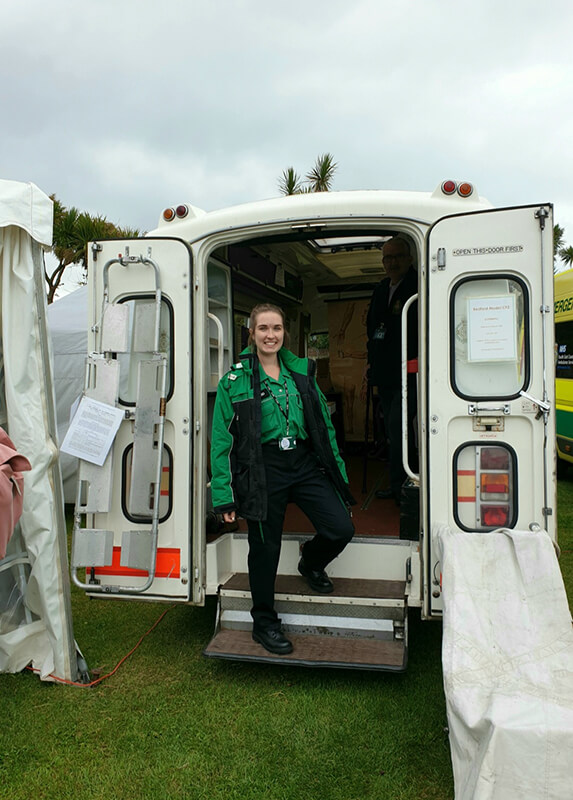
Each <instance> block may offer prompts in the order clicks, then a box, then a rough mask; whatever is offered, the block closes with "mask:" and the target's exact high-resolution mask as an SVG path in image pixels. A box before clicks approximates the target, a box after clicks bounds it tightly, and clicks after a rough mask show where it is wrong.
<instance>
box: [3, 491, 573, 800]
mask: <svg viewBox="0 0 573 800" xmlns="http://www.w3.org/2000/svg"><path fill="white" fill-rule="evenodd" d="M559 500H560V503H559V530H560V533H559V537H560V545H561V548H562V557H561V566H562V570H563V574H564V577H565V582H566V585H567V587H568V589H569V592H570V594H569V596H570V597H571V589H573V482H571V481H561V482H560V484H559ZM72 602H73V609H74V623H75V635H76V639H77V641H78V642H79V644H80V646H81V647H82V649H83V650H84V654H85V656H86V658H87V661H88V664H89V666H90V669H91V670H92V672H93V671H94V670H95V671H97V672H100V673H101V674H105V673H106V672H108V671H109V670H111V669H112V668H113V667H114V666H115V665H116V663H117V662H118V661H119V660H120V659H121V658H122V657H123V656H124V655H125V654H126V653H127V652H128V650H129V649H131V647H132V646H133V645H134V644H135V643H136V642H137V640H138V639H139V637H140V636H141V635H142V634H143V633H145V632H146V631H147V630H148V629H149V628H150V627H151V625H152V624H153V623H154V622H155V621H156V620H157V618H158V617H159V615H160V614H161V613H162V611H164V610H165V606H161V605H158V604H150V603H126V602H122V601H106V600H89V599H87V598H86V597H85V596H84V595H83V594H82V593H81V592H80V591H79V590H78V591H76V590H74V592H73V598H72ZM214 612H215V607H214V603H213V602H212V601H211V602H209V603H208V605H207V607H206V608H205V609H198V608H191V607H179V606H177V607H172V608H170V609H169V610H168V612H167V614H166V615H165V617H164V618H163V619H162V621H161V622H160V623H159V624H158V626H157V627H156V628H155V629H154V630H153V631H152V632H151V634H150V635H149V636H147V637H146V638H145V639H144V640H143V642H142V644H141V646H140V647H139V648H138V649H137V650H136V651H135V652H134V653H133V655H132V656H130V658H129V659H128V660H127V661H126V662H125V663H124V664H123V665H122V666H121V668H120V669H119V670H118V672H117V673H116V674H115V675H114V676H113V677H111V678H109V679H107V680H105V681H104V682H103V683H101V684H100V685H98V686H96V687H94V688H90V689H79V688H72V687H66V686H61V685H54V684H46V683H42V682H41V681H39V680H38V678H37V677H36V676H34V675H33V674H31V673H30V672H25V673H23V674H19V675H0V692H1V697H2V728H1V733H0V798H10V799H11V800H20V799H22V800H24V798H25V799H26V800H28V799H29V798H31V797H32V798H34V800H40V799H41V798H49V800H60V798H62V800H67V799H68V798H69V800H72V798H73V800H88V798H89V799H90V800H94V799H95V800H131V799H132V798H137V799H138V800H148V799H149V800H151V799H152V798H153V800H170V799H171V798H186V800H203V798H205V800H219V799H221V800H223V798H225V800H254V799H255V798H256V799H257V800H259V798H265V800H319V798H320V800H322V798H328V800H369V798H372V799H374V798H376V800H386V799H387V800H447V798H452V797H453V780H452V774H451V764H450V755H449V745H448V740H447V736H446V733H445V727H446V709H445V702H444V696H443V689H442V674H441V664H440V643H441V642H440V637H441V627H440V625H439V624H437V623H426V622H421V620H420V617H419V614H417V613H415V612H411V614H410V636H409V640H410V660H409V667H408V671H407V672H406V673H405V674H403V675H393V674H385V673H361V672H353V671H345V670H340V671H337V670H323V669H317V670H312V669H302V668H296V667H276V666H275V667H270V666H264V665H259V664H244V663H238V662H237V663H233V662H223V661H212V660H208V659H205V658H204V657H203V656H202V655H201V651H202V648H203V647H204V646H205V644H206V643H207V642H208V641H209V638H210V636H211V633H212V629H213V624H214Z"/></svg>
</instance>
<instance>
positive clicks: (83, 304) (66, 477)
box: [48, 286, 88, 503]
mask: <svg viewBox="0 0 573 800" xmlns="http://www.w3.org/2000/svg"><path fill="white" fill-rule="evenodd" d="M87 302H88V287H87V286H81V287H80V288H79V289H76V291H75V292H71V293H70V294H67V295H65V296H64V297H62V298H61V299H60V300H56V302H55V303H52V304H51V305H50V306H48V329H49V331H50V334H51V339H52V350H53V356H54V391H55V393H56V419H57V426H58V442H59V443H60V445H61V444H62V442H63V441H64V437H65V435H66V432H67V430H68V426H69V422H70V411H71V409H72V406H73V405H74V403H75V401H76V400H77V399H78V397H80V395H81V394H82V392H83V389H84V373H85V363H86V355H87V352H88V332H87ZM60 464H61V468H62V477H63V481H64V498H65V502H66V503H74V502H75V499H76V485H77V484H76V480H77V471H78V460H77V458H74V456H69V455H67V454H66V453H60Z"/></svg>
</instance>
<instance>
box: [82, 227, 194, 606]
mask: <svg viewBox="0 0 573 800" xmlns="http://www.w3.org/2000/svg"><path fill="white" fill-rule="evenodd" d="M88 274H89V288H90V299H89V311H88V318H89V322H88V326H89V330H90V339H89V343H88V352H89V356H88V358H87V364H86V384H85V389H84V396H85V397H87V398H89V399H91V400H94V401H96V402H100V403H104V404H106V405H107V406H115V407H117V408H118V409H120V410H121V412H122V420H121V423H120V426H119V430H118V432H117V434H116V435H115V438H114V440H113V444H112V447H111V450H110V451H109V454H108V455H107V458H106V459H105V461H104V463H103V464H102V465H101V466H100V465H98V464H97V463H90V461H88V460H85V459H84V460H82V461H81V462H80V480H79V487H78V494H77V499H76V515H75V517H76V520H75V524H74V534H73V548H72V567H73V577H74V581H75V583H76V584H77V585H79V586H81V587H82V588H84V589H85V590H87V591H88V592H89V593H90V594H101V593H105V594H106V595H108V596H109V595H117V596H122V597H132V598H138V597H139V598H141V597H152V598H154V599H165V600H167V599H169V600H177V601H182V602H195V603H200V602H203V599H204V594H203V587H202V580H201V572H200V569H199V568H198V565H199V564H200V561H201V552H202V548H203V545H202V542H201V541H200V536H199V534H198V531H197V530H195V529H194V527H193V524H192V520H193V513H192V509H193V507H194V503H195V501H196V496H195V493H196V490H197V487H196V486H195V481H194V479H193V476H194V471H193V469H192V463H193V456H194V453H193V445H194V439H193V436H192V420H193V417H194V409H193V393H192V391H191V387H192V385H193V382H192V376H193V360H192V353H193V348H192V347H191V330H192V321H193V314H192V302H191V300H192V286H193V280H192V258H191V250H190V248H189V246H188V245H187V244H186V242H184V241H181V240H179V239H153V238H147V239H138V240H132V241H109V242H102V243H94V245H92V246H91V248H90V263H89V270H88ZM176 386H177V389H178V391H177V392H176V391H175V387H176ZM95 408H96V411H95V412H93V413H96V412H97V407H95ZM98 413H99V412H98ZM102 413H103V412H102ZM200 492H201V495H202V494H203V490H202V489H201V487H200ZM84 519H85V527H84V525H83V520H84ZM84 568H85V571H84Z"/></svg>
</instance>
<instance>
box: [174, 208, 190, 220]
mask: <svg viewBox="0 0 573 800" xmlns="http://www.w3.org/2000/svg"><path fill="white" fill-rule="evenodd" d="M175 213H176V214H177V216H178V217H179V219H183V217H186V216H187V214H188V213H189V206H185V205H181V206H177V208H176V209H175Z"/></svg>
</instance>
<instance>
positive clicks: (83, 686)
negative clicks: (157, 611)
mask: <svg viewBox="0 0 573 800" xmlns="http://www.w3.org/2000/svg"><path fill="white" fill-rule="evenodd" d="M174 607H175V606H169V608H166V609H165V611H164V612H163V613H162V614H161V615H160V616H159V617H158V618H157V619H156V620H155V622H154V623H153V625H152V626H151V628H149V630H147V631H145V633H144V634H143V636H142V637H141V638H140V640H139V641H138V642H137V644H136V645H135V646H134V647H132V648H131V650H130V651H129V653H126V655H124V657H123V658H122V659H121V660H120V661H118V663H117V664H116V665H115V667H114V668H113V669H112V671H111V672H108V673H107V674H106V675H102V676H101V677H99V678H96V680H95V681H91V682H90V683H80V682H79V681H68V680H66V679H65V678H59V677H58V676H57V675H48V678H52V680H54V681H57V682H58V683H64V684H66V685H67V686H79V687H80V688H81V689H90V688H91V687H92V686H97V685H98V683H101V682H102V681H105V680H106V678H111V676H112V675H115V673H116V672H117V671H118V669H119V668H120V667H121V665H122V664H123V663H124V662H125V661H127V659H128V658H129V657H130V655H132V653H135V651H136V650H137V648H138V647H139V645H140V644H141V643H142V641H143V640H144V639H145V637H146V636H149V634H150V633H151V631H152V630H153V629H154V628H156V627H157V626H158V625H159V623H160V622H161V620H162V619H163V617H164V616H165V615H166V614H167V612H168V611H171V609H172V608H174ZM26 669H29V670H30V671H31V672H40V670H39V669H36V668H35V667H30V666H28V667H26Z"/></svg>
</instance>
